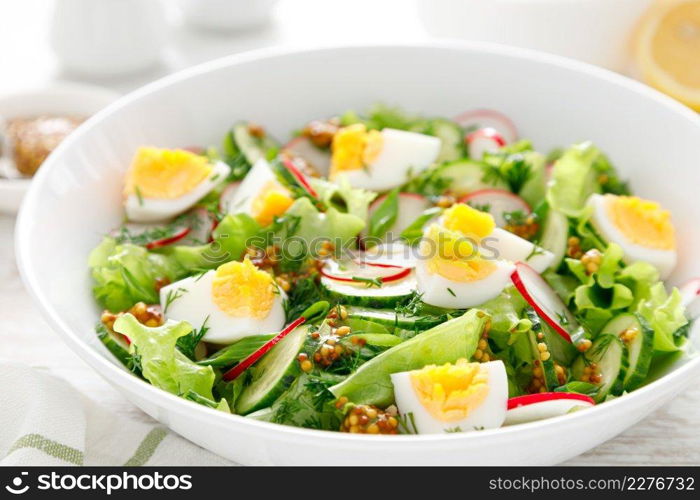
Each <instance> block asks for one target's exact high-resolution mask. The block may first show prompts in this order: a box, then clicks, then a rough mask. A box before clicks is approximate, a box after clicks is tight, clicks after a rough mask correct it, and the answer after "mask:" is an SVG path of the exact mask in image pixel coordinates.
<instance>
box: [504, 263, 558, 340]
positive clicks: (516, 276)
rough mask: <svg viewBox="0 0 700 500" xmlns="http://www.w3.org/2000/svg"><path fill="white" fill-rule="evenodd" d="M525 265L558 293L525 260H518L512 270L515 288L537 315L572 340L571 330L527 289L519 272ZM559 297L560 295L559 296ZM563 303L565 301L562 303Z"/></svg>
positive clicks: (511, 278) (550, 288)
mask: <svg viewBox="0 0 700 500" xmlns="http://www.w3.org/2000/svg"><path fill="white" fill-rule="evenodd" d="M522 267H525V268H527V269H528V270H529V271H530V272H532V273H534V274H535V275H537V276H538V277H539V278H540V280H542V283H543V284H544V285H545V286H546V287H547V288H548V289H549V290H550V291H551V293H553V294H556V292H554V290H552V287H550V286H549V283H547V282H546V281H544V278H542V276H540V274H539V273H538V272H537V271H535V270H534V269H533V268H532V267H530V266H528V265H527V264H525V263H524V262H516V263H515V271H513V272H512V274H511V275H510V280H511V281H512V282H513V285H515V288H517V289H518V291H519V292H520V295H522V296H523V298H524V299H525V300H526V301H527V303H528V304H530V306H532V308H533V309H534V310H535V312H536V313H537V315H538V316H539V317H540V318H542V319H543V320H545V321H546V322H547V324H548V325H549V326H551V327H552V328H554V331H555V332H557V333H558V334H559V335H561V336H562V337H563V338H564V340H566V341H568V342H571V335H570V334H569V332H567V331H566V330H565V329H564V327H562V326H561V325H560V324H559V322H557V321H556V320H555V319H554V318H550V317H549V315H548V314H547V313H546V312H545V311H544V310H543V309H542V308H541V307H540V306H539V304H538V303H537V301H536V300H535V299H534V297H533V296H532V295H530V292H529V291H528V290H527V287H526V286H525V283H523V281H522V278H521V277H520V274H519V273H518V268H522ZM557 298H558V297H557ZM562 304H563V303H562ZM563 305H564V307H566V305H565V304H563Z"/></svg>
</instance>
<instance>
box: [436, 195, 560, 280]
mask: <svg viewBox="0 0 700 500" xmlns="http://www.w3.org/2000/svg"><path fill="white" fill-rule="evenodd" d="M440 221H441V223H442V224H443V225H444V226H445V227H446V228H447V229H451V230H453V231H458V232H460V233H461V234H463V235H464V236H467V237H469V238H472V239H474V240H475V241H477V242H478V244H479V248H480V252H481V255H482V256H483V257H484V258H485V259H488V260H507V261H510V262H518V261H520V262H525V263H527V264H529V265H530V267H532V268H533V269H534V270H535V271H537V272H538V273H541V272H543V271H544V270H545V269H547V268H548V267H549V266H550V265H551V264H552V262H553V261H554V254H553V253H552V252H549V251H547V250H545V249H544V248H541V247H539V246H537V245H535V244H534V243H532V242H531V241H528V240H526V239H524V238H521V237H520V236H518V235H516V234H513V233H511V232H510V231H506V230H505V229H501V228H500V227H496V222H495V220H494V218H493V216H492V215H491V214H489V213H488V212H482V211H480V210H477V209H475V208H473V207H471V206H469V205H467V204H465V203H457V204H455V205H453V206H452V207H450V208H449V209H447V210H445V213H444V214H443V216H442V218H441V219H440Z"/></svg>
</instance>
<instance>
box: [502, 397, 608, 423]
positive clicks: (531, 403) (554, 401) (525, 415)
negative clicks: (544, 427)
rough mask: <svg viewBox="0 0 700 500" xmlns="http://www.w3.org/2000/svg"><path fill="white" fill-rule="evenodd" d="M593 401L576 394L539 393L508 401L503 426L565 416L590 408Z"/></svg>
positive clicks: (593, 404) (593, 403)
mask: <svg viewBox="0 0 700 500" xmlns="http://www.w3.org/2000/svg"><path fill="white" fill-rule="evenodd" d="M591 406H595V401H593V399H592V398H590V397H589V396H586V395H585V394H579V393H576V392H540V393H536V394H528V395H526V396H517V397H514V398H510V399H509V400H508V411H507V412H506V420H505V423H504V425H515V424H524V423H526V422H533V421H535V420H543V419H545V418H552V417H558V416H560V415H566V414H567V413H569V412H570V411H571V410H572V409H574V408H577V407H580V408H590V407H591Z"/></svg>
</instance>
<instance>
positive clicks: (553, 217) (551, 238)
mask: <svg viewBox="0 0 700 500" xmlns="http://www.w3.org/2000/svg"><path fill="white" fill-rule="evenodd" d="M568 238H569V220H568V219H567V218H566V215H564V214H563V213H561V212H559V211H558V210H554V209H553V208H550V209H549V210H548V211H547V215H546V217H545V220H544V225H543V227H542V237H541V238H540V246H541V247H542V248H544V249H545V250H549V251H550V252H552V253H553V254H554V260H553V261H552V265H551V266H550V269H557V268H558V267H559V265H560V264H561V261H562V259H563V258H564V256H565V255H566V245H567V240H568Z"/></svg>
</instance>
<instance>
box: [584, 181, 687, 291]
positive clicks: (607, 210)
mask: <svg viewBox="0 0 700 500" xmlns="http://www.w3.org/2000/svg"><path fill="white" fill-rule="evenodd" d="M588 206H590V207H591V208H592V215H591V223H592V224H593V227H594V228H595V230H596V231H597V232H598V234H600V236H601V237H602V238H603V239H605V240H606V241H607V242H613V243H617V244H618V245H620V247H621V248H622V250H623V252H624V254H625V256H624V259H623V260H624V261H625V262H626V263H628V264H629V263H632V262H636V261H645V262H648V263H649V264H651V265H653V266H654V267H656V268H657V269H658V271H659V274H660V277H661V279H664V278H666V277H668V275H669V274H671V272H672V271H673V268H674V267H675V266H676V260H677V252H676V234H675V229H674V227H673V223H672V222H671V214H670V212H669V211H668V210H664V209H663V208H662V207H661V206H660V205H659V204H658V203H656V202H654V201H648V200H643V199H641V198H637V197H636V196H617V195H613V194H604V195H601V194H593V195H591V197H590V198H589V199H588Z"/></svg>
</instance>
